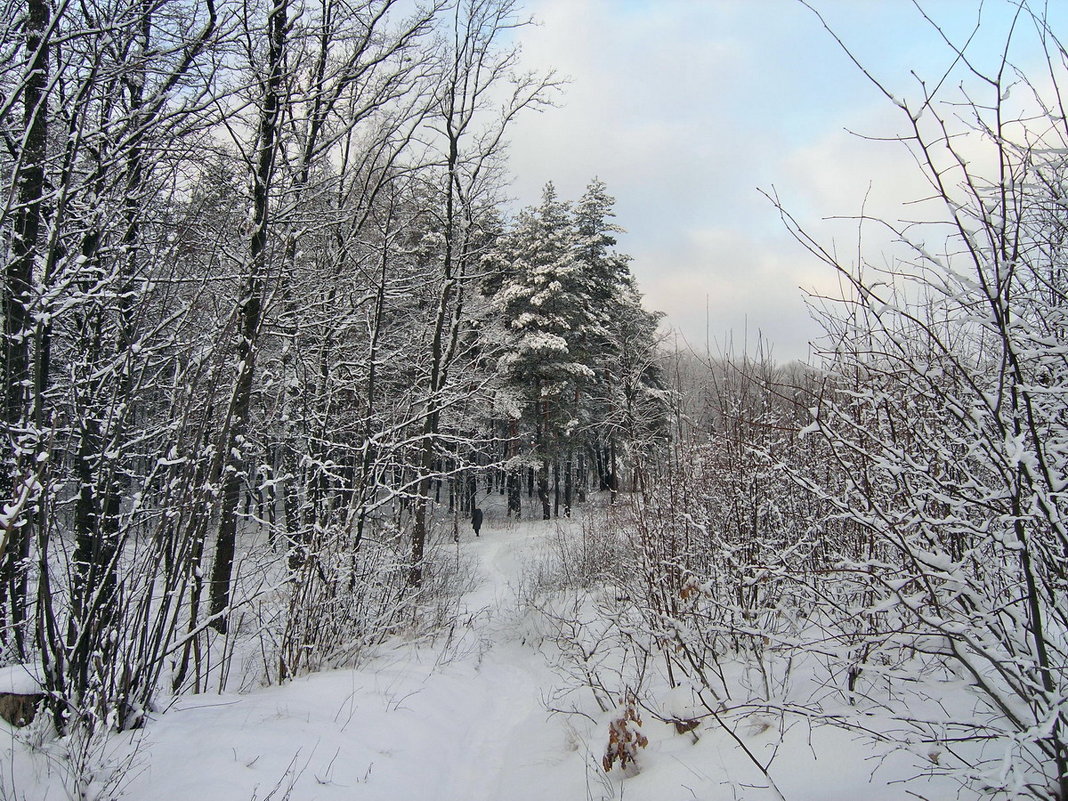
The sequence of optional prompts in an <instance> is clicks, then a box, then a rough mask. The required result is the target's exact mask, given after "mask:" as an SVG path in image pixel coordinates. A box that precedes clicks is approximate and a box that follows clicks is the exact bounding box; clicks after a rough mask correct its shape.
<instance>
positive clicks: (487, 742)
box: [128, 521, 587, 801]
mask: <svg viewBox="0 0 1068 801" xmlns="http://www.w3.org/2000/svg"><path fill="white" fill-rule="evenodd" d="M487 522H488V525H487V526H486V527H485V528H484V529H483V532H482V536H481V537H480V538H479V539H473V537H472V535H471V532H470V531H468V532H465V534H464V537H463V540H464V541H463V542H462V543H461V545H460V550H461V553H465V554H467V555H469V556H470V557H471V558H473V560H474V564H475V567H476V570H477V571H478V572H479V574H480V576H479V581H478V584H477V586H476V588H475V589H473V590H472V591H471V592H470V593H468V594H467V595H466V596H465V598H464V601H463V607H464V608H465V609H466V612H465V613H464V614H463V615H461V617H460V619H459V621H458V623H457V627H456V629H455V630H454V632H453V634H452V636H451V637H450V638H448V639H447V640H446V639H445V638H442V640H441V641H439V642H437V643H435V644H431V645H427V644H423V645H413V644H411V643H406V642H398V643H396V644H393V645H392V646H387V647H386V648H385V649H383V652H382V654H381V655H380V656H378V657H376V658H375V659H374V660H372V661H371V662H370V663H368V664H367V665H366V666H364V667H363V668H361V669H359V670H337V671H330V672H325V673H319V674H316V675H312V676H308V677H304V678H301V679H298V680H296V681H294V682H291V683H290V684H287V685H285V686H282V687H273V688H265V689H262V690H257V691H254V692H252V693H249V694H246V695H230V696H223V697H219V696H212V695H205V696H188V697H186V698H183V699H182V700H181V701H180V702H179V704H178V705H177V708H176V709H174V710H171V711H170V712H168V713H167V714H166V715H163V716H161V717H160V718H159V719H158V720H156V721H155V722H153V724H152V725H151V726H150V727H149V729H148V730H147V733H146V735H145V740H144V742H143V745H142V748H141V754H140V757H139V762H140V765H139V772H138V774H137V775H136V777H135V778H134V779H133V781H132V782H131V784H130V786H129V792H128V796H129V797H131V798H138V799H142V798H143V799H149V798H151V799H159V801H244V800H245V799H252V798H255V799H258V801H262V800H263V799H265V798H266V797H268V795H269V794H270V793H271V791H272V790H274V791H275V795H274V796H271V797H272V798H273V799H279V798H283V797H285V795H284V792H285V790H286V789H287V788H288V787H289V786H290V783H291V782H293V791H292V793H291V796H290V797H291V798H292V799H294V801H314V800H318V801H332V799H346V801H354V800H356V801H379V800H381V801H404V800H405V799H413V801H414V800H416V799H418V801H435V799H440V801H502V799H511V800H512V801H527V800H528V799H529V800H530V801H534V799H539V801H545V799H551V798H573V799H581V798H585V797H586V795H587V793H586V755H585V754H584V753H582V754H580V753H577V751H576V745H575V741H574V738H573V736H572V735H571V734H570V733H569V731H570V729H569V725H568V722H567V721H566V720H564V719H562V718H560V717H559V716H552V715H550V714H549V713H548V712H547V711H546V705H545V703H544V698H545V697H546V695H547V693H549V692H551V689H552V687H553V686H554V684H555V683H556V682H557V680H558V679H557V677H556V676H555V675H554V673H553V672H552V670H551V669H550V668H549V667H548V665H547V664H546V662H545V659H544V658H543V656H542V655H541V654H540V653H539V652H538V651H537V650H535V649H534V648H532V647H529V646H528V645H526V644H524V642H523V641H522V635H521V632H520V631H519V629H518V628H517V627H516V620H517V617H516V615H515V614H513V610H514V606H515V593H514V589H513V588H514V587H515V586H516V583H517V580H518V578H519V575H520V573H521V572H522V571H523V569H524V568H525V566H526V565H527V564H528V562H529V561H530V560H531V559H532V558H533V557H534V556H535V554H536V551H537V550H538V549H539V548H541V547H544V542H545V537H546V535H547V534H548V533H550V532H551V531H552V530H553V528H554V527H555V525H556V524H555V523H549V522H545V523H543V522H540V521H537V522H524V523H523V524H521V525H519V526H513V527H511V528H503V529H502V528H494V526H493V523H492V522H489V521H487ZM279 783H280V785H279ZM276 787H277V789H276Z"/></svg>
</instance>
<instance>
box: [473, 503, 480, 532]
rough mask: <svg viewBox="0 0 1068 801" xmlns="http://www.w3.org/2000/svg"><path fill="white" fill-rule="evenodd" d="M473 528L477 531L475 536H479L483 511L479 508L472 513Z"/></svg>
mask: <svg viewBox="0 0 1068 801" xmlns="http://www.w3.org/2000/svg"><path fill="white" fill-rule="evenodd" d="M471 528H473V529H474V530H475V536H476V537H477V536H478V530H479V529H480V528H482V510H481V509H479V508H478V507H477V506H476V507H475V509H474V511H473V512H471Z"/></svg>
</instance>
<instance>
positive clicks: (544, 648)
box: [0, 514, 956, 801]
mask: <svg viewBox="0 0 1068 801" xmlns="http://www.w3.org/2000/svg"><path fill="white" fill-rule="evenodd" d="M557 525H558V524H557V523H555V522H542V521H524V522H523V523H521V524H515V523H509V522H507V521H505V520H502V518H501V516H500V515H499V514H487V520H486V523H485V525H484V527H483V530H482V536H481V537H480V538H478V539H475V538H474V537H473V535H472V532H471V531H470V530H468V531H466V532H464V536H463V537H462V541H461V543H460V544H459V545H457V546H456V547H457V548H458V549H459V550H460V551H461V552H465V553H466V555H467V556H468V557H470V558H472V559H473V561H474V563H475V564H476V566H477V570H478V571H479V575H480V579H481V580H480V582H479V583H478V584H477V586H476V587H475V589H473V590H472V591H470V592H469V593H468V594H467V595H466V596H465V598H464V602H463V605H462V609H461V613H460V614H459V615H458V617H457V619H456V620H455V621H454V622H453V623H452V625H451V628H450V629H449V630H448V631H447V632H444V633H443V634H442V635H441V636H440V637H439V638H437V639H436V640H435V641H433V642H425V641H421V642H413V641H411V640H408V639H405V638H403V637H398V638H396V639H395V640H393V641H391V642H390V643H388V644H387V645H386V646H385V647H383V648H382V649H381V651H380V652H379V653H378V654H376V655H375V657H374V658H373V659H371V660H370V661H369V662H367V663H366V664H364V665H363V666H362V667H360V668H359V669H349V670H335V671H329V672H323V673H319V674H315V675H311V676H306V677H302V678H299V679H297V680H294V681H292V682H290V683H288V684H285V685H283V686H281V687H277V686H276V687H266V688H260V689H257V690H254V691H252V692H249V693H247V694H227V695H186V696H183V697H181V698H180V699H178V701H177V702H176V703H175V704H174V706H173V707H172V708H171V709H169V710H168V711H166V712H165V713H163V714H158V715H156V716H155V717H154V719H153V720H152V721H151V722H150V723H149V725H148V727H147V728H146V729H144V730H141V731H138V732H131V733H126V734H123V735H118V736H117V738H114V739H118V740H119V741H120V742H119V743H114V742H113V743H112V744H111V745H112V746H113V747H125V749H126V753H127V754H128V755H132V757H131V763H130V765H129V767H128V768H127V769H126V777H125V780H124V781H125V784H124V787H123V789H124V796H123V797H126V798H131V799H142V798H145V799H147V798H151V799H154V801H188V800H189V799H193V800H194V801H246V800H249V801H250V800H251V799H256V800H257V801H264V799H268V798H271V799H283V798H289V799H293V801H297V800H298V799H299V800H300V801H333V800H335V799H336V800H337V801H340V800H341V799H345V801H406V800H407V799H413V800H418V801H436V800H437V801H555V800H556V799H574V800H575V801H578V800H579V799H591V801H592V800H594V799H596V801H608V799H617V798H624V797H625V798H626V799H627V801H684V799H693V798H698V799H709V801H714V800H715V799H724V800H725V801H726V799H736V798H745V799H753V800H754V801H763V800H764V799H774V798H779V797H780V796H779V795H777V794H776V793H775V792H774V791H773V790H772V789H771V788H770V787H769V785H768V782H767V780H766V779H765V778H764V777H763V776H762V775H761V774H760V772H759V771H758V770H757V769H756V767H755V766H754V765H753V762H752V761H751V760H750V759H749V758H748V757H747V756H746V755H745V754H744V752H743V751H742V749H741V748H740V747H739V745H738V743H737V741H735V739H733V736H732V735H731V734H730V733H728V732H727V731H725V730H724V729H723V728H722V727H721V726H719V725H718V724H717V723H716V722H715V721H714V720H711V719H706V720H705V722H704V723H703V724H702V725H701V727H700V728H699V729H698V730H697V731H695V732H693V733H684V734H679V733H677V732H676V731H675V729H674V727H673V726H672V725H669V724H666V723H662V722H659V721H657V720H656V719H654V718H652V717H651V716H650V715H648V714H647V713H645V712H642V713H641V714H642V716H643V725H642V731H643V733H644V734H645V735H646V736H647V737H648V738H649V745H648V747H647V748H645V749H643V750H641V752H640V753H639V756H638V766H637V770H634V769H632V768H629V769H628V771H627V772H623V771H621V770H620V769H619V768H618V767H617V768H614V769H613V771H612V772H611V773H610V774H605V772H604V771H603V769H602V768H601V767H600V762H601V758H602V756H603V755H604V749H605V747H606V745H607V738H608V731H609V725H610V722H611V720H610V717H611V716H610V714H606V713H602V712H601V711H600V710H598V709H597V707H596V705H595V704H593V699H592V695H590V694H589V693H588V692H586V693H574V694H572V695H570V696H568V700H567V705H568V709H569V711H572V710H573V713H571V714H565V713H562V712H553V711H550V709H549V707H551V706H554V705H555V704H559V705H561V706H562V705H563V703H561V702H560V700H559V699H560V698H562V697H563V696H562V693H561V687H562V684H563V682H564V679H563V678H562V677H561V676H560V675H559V674H558V673H557V672H556V671H554V669H553V667H552V662H553V659H552V657H553V650H552V645H551V643H547V642H542V641H541V640H540V639H539V636H538V626H537V625H536V623H535V622H534V621H533V620H532V618H531V615H532V614H533V613H530V612H527V611H524V610H523V609H522V608H520V604H519V601H518V600H517V599H518V598H520V597H522V592H520V591H519V587H520V586H521V584H522V582H523V581H524V576H525V575H526V574H527V573H528V571H529V570H530V569H531V568H532V566H533V565H534V564H535V563H536V562H537V561H538V560H539V559H540V558H542V557H543V555H544V553H545V551H546V550H547V549H548V547H549V545H548V544H549V542H550V538H551V537H552V536H554V535H555V534H556V527H557ZM563 525H564V526H565V528H566V527H567V526H568V525H570V526H572V527H574V526H576V525H577V524H575V523H568V524H563ZM563 533H564V534H565V535H566V534H568V532H567V531H565V532H563ZM2 675H3V676H4V677H6V679H7V680H8V681H11V682H14V681H15V680H16V679H18V675H19V671H18V670H16V669H9V670H8V671H7V672H6V673H4V674H2ZM22 675H28V674H26V671H25V670H23V671H22ZM687 696H688V694H687V692H686V691H685V690H683V689H678V688H677V689H676V690H673V691H671V692H670V693H668V694H667V695H665V696H664V697H663V698H662V699H660V701H661V702H662V704H661V707H662V709H663V710H664V711H666V712H667V713H668V714H677V715H679V716H683V715H689V714H691V713H692V712H693V708H692V707H691V706H689V704H688V697H687ZM583 699H585V700H584V701H583ZM583 703H585V704H586V705H585V706H583ZM43 717H44V716H42V718H43ZM725 717H726V716H725ZM728 720H729V723H730V725H731V727H732V728H733V730H734V732H735V735H736V736H737V737H738V738H739V739H740V740H741V742H742V743H744V744H745V746H746V748H748V749H749V750H750V751H751V752H752V753H753V754H755V755H756V756H757V757H758V758H759V759H760V760H761V761H762V762H765V763H769V762H770V768H769V771H770V773H771V775H772V777H773V778H774V781H775V784H776V786H777V787H778V788H779V791H780V792H781V793H782V796H784V797H785V798H787V799H790V801H806V800H807V799H811V801H837V800H839V799H840V800H841V801H852V799H856V798H860V797H863V798H866V799H872V800H873V801H880V799H887V800H889V799H899V798H902V797H905V793H904V790H903V789H902V786H901V785H899V784H893V783H891V782H892V781H893V780H895V779H901V778H905V777H909V776H913V775H916V773H917V772H918V771H917V766H916V764H915V761H914V760H912V758H906V757H904V756H896V755H890V756H887V755H886V754H879V755H875V754H874V753H873V752H872V751H871V748H870V746H869V745H868V744H867V741H866V740H864V739H863V738H862V737H860V736H858V735H855V734H852V733H849V732H847V731H845V730H842V729H838V728H834V727H831V726H816V725H814V724H812V723H811V722H810V721H808V720H807V719H805V718H804V717H801V716H795V717H793V718H792V719H787V718H783V717H782V716H781V715H779V714H776V713H772V712H768V713H767V714H764V713H760V714H751V715H748V716H745V717H733V718H729V719H728ZM46 726H47V723H46V722H40V719H39V723H35V724H34V726H32V727H30V728H29V729H25V730H22V731H20V732H18V733H14V732H13V731H12V730H11V729H9V728H8V727H6V726H3V725H2V724H0V749H2V750H0V765H13V766H14V768H15V770H14V775H13V777H12V776H9V778H8V779H7V780H6V781H13V782H15V783H16V785H15V786H16V787H17V790H18V795H13V794H11V793H10V792H9V795H8V796H4V794H3V791H5V790H7V789H8V788H7V787H5V785H4V784H3V782H4V781H5V779H4V777H3V775H2V773H0V797H18V798H22V797H23V794H25V797H26V798H37V797H40V798H57V799H63V798H66V797H67V796H66V795H65V794H64V790H63V789H62V788H61V787H60V786H58V785H59V784H60V780H59V778H58V777H57V775H56V773H55V772H54V771H53V770H51V769H41V767H40V763H39V762H36V763H35V762H33V760H34V759H38V760H40V758H41V757H39V756H38V757H35V756H34V753H35V749H33V748H26V747H25V745H26V743H29V742H32V741H33V740H34V738H35V737H36V738H37V739H38V740H40V739H41V738H42V736H43V735H42V732H45V731H47V729H46ZM35 727H36V728H35ZM34 731H36V732H37V733H36V735H35V734H34V733H33V732H34ZM12 743H16V744H17V745H16V755H15V757H12V756H11V754H10V753H5V752H9V751H10V748H11V744H12ZM52 759H53V762H54V761H55V760H54V757H53V758H52ZM910 760H912V761H910ZM120 761H121V760H120ZM113 762H114V760H113ZM921 770H922V768H921ZM922 784H923V783H921V785H922ZM916 789H918V790H922V791H923V795H924V796H925V797H932V798H947V797H954V796H955V793H956V788H955V787H954V786H952V785H950V784H948V783H945V782H944V781H943V783H942V784H933V783H932V784H927V785H926V786H921V787H918V788H916ZM99 797H101V798H103V797H104V796H103V795H100V796H99Z"/></svg>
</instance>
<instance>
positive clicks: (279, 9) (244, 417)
mask: <svg viewBox="0 0 1068 801" xmlns="http://www.w3.org/2000/svg"><path fill="white" fill-rule="evenodd" d="M288 11H289V0H273V2H272V5H271V12H270V16H269V17H268V21H267V29H268V54H267V59H268V61H267V67H268V76H267V81H266V83H265V85H264V96H263V107H262V110H261V113H260V123H259V131H258V133H257V150H258V152H257V156H256V169H255V172H254V174H253V185H252V235H251V237H250V238H249V272H248V276H247V278H246V280H245V285H244V287H243V289H242V297H241V299H240V301H239V306H238V335H239V337H240V339H239V341H238V345H237V363H238V374H237V380H236V381H235V383H234V389H233V394H232V396H231V401H230V409H229V412H228V418H229V419H228V421H227V423H228V424H227V425H226V426H224V431H225V432H226V433H225V436H224V438H223V443H224V448H223V450H222V453H221V455H220V456H221V460H222V464H224V465H225V467H224V469H223V470H222V491H221V494H222V508H221V511H220V515H219V536H218V539H217V540H216V543H215V561H214V563H213V565H212V570H211V586H210V607H209V608H210V614H211V616H212V620H211V625H212V627H213V628H215V629H216V630H217V631H219V632H220V633H225V631H226V626H227V617H226V612H227V610H228V609H229V607H230V590H231V587H230V584H231V580H232V575H233V565H234V552H235V548H236V543H237V517H238V515H237V507H238V503H239V501H240V498H241V482H242V478H243V476H244V473H245V469H246V453H247V450H248V448H249V444H248V442H246V439H245V435H246V432H247V428H248V416H249V409H250V407H251V404H252V383H253V376H254V374H255V364H256V343H257V340H258V337H259V330H260V322H261V317H262V314H263V293H264V289H265V287H264V282H265V273H266V261H267V229H268V223H269V220H270V192H271V179H272V177H273V175H274V163H275V155H276V152H277V148H278V145H277V133H278V124H279V112H280V108H281V101H282V91H283V86H282V82H283V77H284V76H283V69H284V64H285V59H284V54H285V48H286V33H287V30H288V27H289V23H288V18H287V16H288Z"/></svg>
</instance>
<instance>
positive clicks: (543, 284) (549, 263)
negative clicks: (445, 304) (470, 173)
mask: <svg viewBox="0 0 1068 801" xmlns="http://www.w3.org/2000/svg"><path fill="white" fill-rule="evenodd" d="M576 242H577V238H576V233H575V229H574V227H573V225H572V221H571V213H570V208H569V207H568V204H567V203H565V202H563V201H561V200H560V199H559V198H558V197H557V194H556V189H555V187H553V185H552V184H551V183H549V184H546V186H545V189H544V192H543V194H542V200H541V204H540V205H539V206H538V207H537V208H535V209H527V210H524V211H523V212H522V213H521V214H520V215H519V219H518V221H517V224H516V227H515V229H514V230H513V231H512V233H511V235H510V236H509V238H508V244H507V246H506V247H507V251H508V258H509V261H510V262H511V267H510V272H509V273H508V274H507V275H505V276H504V279H503V281H502V285H501V288H500V290H499V291H498V292H497V295H496V304H497V307H498V309H499V312H500V315H501V322H502V327H503V329H504V335H503V339H504V342H503V345H504V354H503V355H502V356H501V358H500V360H499V362H498V369H499V372H500V374H501V376H502V378H503V381H504V384H505V387H506V388H507V390H508V392H507V397H508V399H509V401H510V404H511V405H510V408H508V409H507V412H508V413H509V414H510V416H511V417H512V418H513V419H519V420H521V421H523V423H524V424H525V425H526V427H527V429H528V431H532V433H533V441H534V452H533V454H532V457H533V459H534V460H535V461H536V462H537V463H538V464H539V465H540V467H539V478H538V494H539V498H540V500H541V505H542V516H543V517H544V518H545V519H548V518H549V517H550V504H549V488H548V482H549V469H550V462H551V460H552V459H554V458H556V457H558V456H559V450H560V446H561V442H562V441H563V440H564V439H565V438H566V437H568V436H570V434H571V433H572V432H573V431H574V430H575V429H576V427H577V425H578V412H579V399H580V398H581V397H582V393H583V389H584V387H585V386H586V385H587V384H588V383H589V382H590V381H591V380H592V379H593V377H594V371H593V368H592V367H591V366H590V355H591V354H590V352H589V350H588V349H587V348H586V347H585V345H586V343H589V342H590V341H593V340H594V339H596V333H595V332H596V329H597V328H598V324H599V320H598V315H597V314H595V312H594V310H593V299H592V297H591V296H590V291H589V286H588V284H587V282H586V281H585V275H584V272H583V269H582V265H581V263H580V262H579V261H578V259H577V257H576V254H577V247H576Z"/></svg>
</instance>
